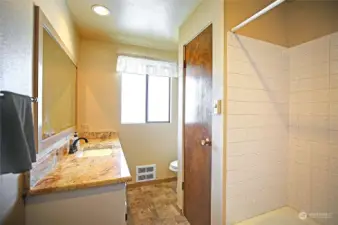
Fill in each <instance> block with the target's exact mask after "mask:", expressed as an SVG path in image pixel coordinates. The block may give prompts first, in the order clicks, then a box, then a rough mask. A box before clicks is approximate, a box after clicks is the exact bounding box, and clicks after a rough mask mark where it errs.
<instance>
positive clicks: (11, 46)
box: [0, 0, 78, 225]
mask: <svg viewBox="0 0 338 225" xmlns="http://www.w3.org/2000/svg"><path fill="white" fill-rule="evenodd" d="M61 2H63V1H58V2H57V1H55V2H54V1H53V2H51V1H49V0H45V1H44V3H42V1H41V2H40V3H41V7H42V10H43V11H44V12H45V14H46V16H47V17H48V18H49V20H50V22H51V23H52V25H53V26H55V28H56V27H58V29H56V30H57V32H58V33H59V35H60V36H61V38H62V39H63V40H64V41H65V42H67V43H68V44H67V47H68V48H69V50H70V51H73V54H74V56H75V57H76V56H77V55H76V50H75V49H76V47H75V46H76V40H77V39H78V38H77V36H76V32H75V30H74V27H73V25H72V23H71V21H70V19H66V18H70V15H69V14H68V11H67V10H65V8H61V7H56V5H55V4H60V3H61ZM47 7H48V9H47ZM52 15H53V16H52ZM0 21H1V26H0V56H1V57H0V58H1V60H0V89H1V90H10V91H14V92H17V93H20V94H25V95H31V94H32V55H33V52H32V50H33V46H32V45H33V1H31V0H28V1H15V0H2V1H0ZM61 27H62V29H63V31H62V32H61V30H62V29H61ZM61 33H63V35H61ZM66 34H67V35H68V38H67V37H66V36H67V35H66ZM66 39H67V40H66ZM70 40H72V41H70ZM70 43H71V44H70ZM71 49H72V50H71ZM21 186H22V185H21V180H20V178H19V176H18V175H12V174H8V175H2V176H0V223H1V224H2V223H4V224H13V225H23V224H24V210H23V202H22V200H21V191H20V189H21Z"/></svg>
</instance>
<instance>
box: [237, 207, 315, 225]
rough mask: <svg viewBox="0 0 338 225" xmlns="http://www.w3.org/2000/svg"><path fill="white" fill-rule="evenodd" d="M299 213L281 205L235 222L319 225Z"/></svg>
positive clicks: (244, 223) (241, 224) (248, 224)
mask: <svg viewBox="0 0 338 225" xmlns="http://www.w3.org/2000/svg"><path fill="white" fill-rule="evenodd" d="M298 215H299V213H298V212H297V211H296V210H294V209H292V208H289V207H283V208H281V209H277V210H275V211H272V212H268V213H266V214H263V215H260V216H256V217H254V218H252V219H248V220H245V221H243V222H240V223H237V224H236V225H286V224H287V225H320V224H318V223H316V222H314V221H313V220H312V219H310V218H307V219H305V220H301V219H299V216H298Z"/></svg>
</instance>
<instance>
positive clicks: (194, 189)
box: [184, 25, 212, 225]
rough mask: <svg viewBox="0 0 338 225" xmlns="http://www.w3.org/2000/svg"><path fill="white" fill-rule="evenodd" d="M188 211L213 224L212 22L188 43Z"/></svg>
mask: <svg viewBox="0 0 338 225" xmlns="http://www.w3.org/2000/svg"><path fill="white" fill-rule="evenodd" d="M184 51H185V64H186V65H185V122H184V214H185V216H186V217H187V219H188V221H189V222H190V224H191V225H210V213H211V212H210V210H211V143H210V144H209V143H208V142H206V143H202V142H203V141H205V140H207V138H208V139H209V140H211V138H212V137H211V119H212V118H211V117H212V25H210V26H209V27H208V28H206V29H205V30H204V31H203V32H202V33H200V34H199V35H198V36H197V37H196V38H195V39H194V40H192V41H191V42H190V43H189V44H187V45H186V46H185V50H184Z"/></svg>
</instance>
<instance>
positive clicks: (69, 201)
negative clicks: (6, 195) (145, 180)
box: [25, 183, 127, 225]
mask: <svg viewBox="0 0 338 225" xmlns="http://www.w3.org/2000/svg"><path fill="white" fill-rule="evenodd" d="M25 204H26V205H25V211H26V215H25V216H26V225H94V224H95V225H98V224H99V225H126V213H127V209H126V184H125V183H120V184H113V185H107V186H102V187H93V188H85V189H77V190H70V191H63V192H53V193H49V194H41V195H34V196H28V197H27V198H26V203H25Z"/></svg>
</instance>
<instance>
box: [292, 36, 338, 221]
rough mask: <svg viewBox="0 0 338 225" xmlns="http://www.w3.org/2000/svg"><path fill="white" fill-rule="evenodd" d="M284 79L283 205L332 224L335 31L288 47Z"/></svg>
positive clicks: (337, 211) (336, 154) (337, 173)
mask: <svg viewBox="0 0 338 225" xmlns="http://www.w3.org/2000/svg"><path fill="white" fill-rule="evenodd" d="M290 81H291V83H290V84H291V89H290V149H289V192H288V193H289V198H288V204H289V205H290V206H292V207H293V208H295V209H297V210H299V211H304V212H307V213H313V216H314V219H316V220H318V222H320V223H321V224H330V225H331V224H332V225H333V224H338V205H337V202H338V192H337V188H338V141H337V140H338V139H337V137H338V33H335V34H332V35H328V36H324V37H321V38H318V39H315V40H312V41H310V42H307V43H305V44H302V45H298V46H295V47H293V48H291V49H290ZM318 212H321V213H324V214H323V215H324V216H325V215H326V216H328V217H329V218H315V216H316V215H315V213H318Z"/></svg>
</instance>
